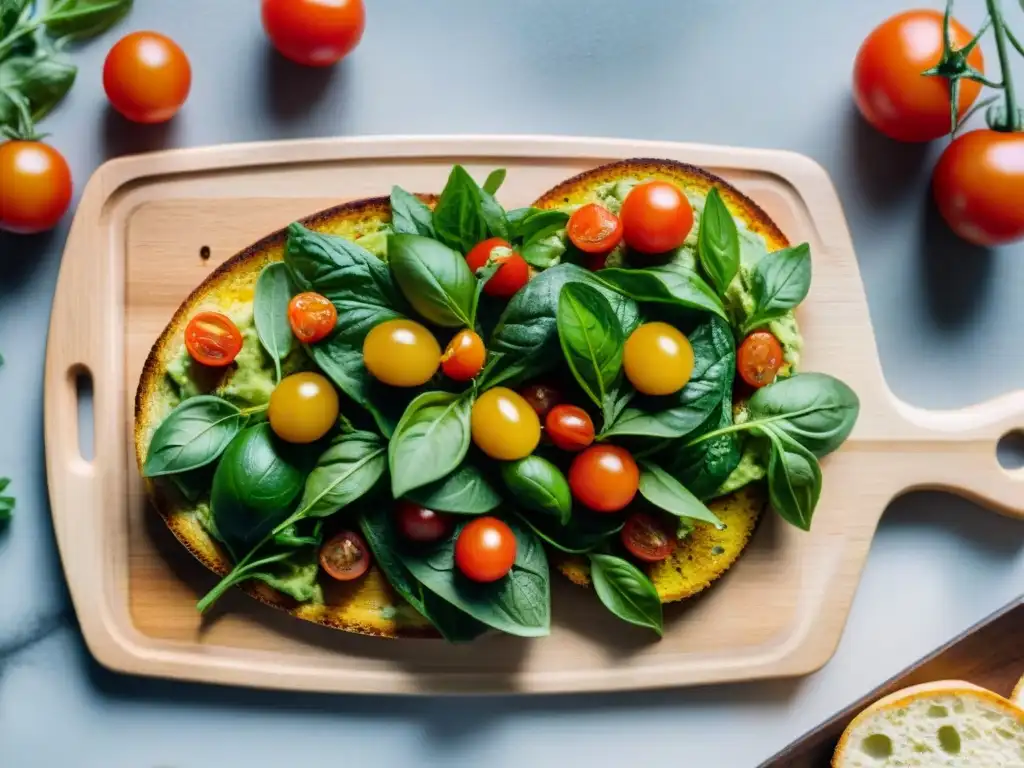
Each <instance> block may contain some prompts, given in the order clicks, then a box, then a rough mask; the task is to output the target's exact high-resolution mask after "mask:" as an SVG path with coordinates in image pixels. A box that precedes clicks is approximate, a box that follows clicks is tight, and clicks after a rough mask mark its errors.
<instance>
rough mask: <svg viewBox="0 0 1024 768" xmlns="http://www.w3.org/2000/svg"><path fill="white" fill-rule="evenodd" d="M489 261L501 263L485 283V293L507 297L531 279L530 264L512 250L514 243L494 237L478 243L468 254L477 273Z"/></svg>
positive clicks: (471, 265)
mask: <svg viewBox="0 0 1024 768" xmlns="http://www.w3.org/2000/svg"><path fill="white" fill-rule="evenodd" d="M488 262H497V263H499V264H501V266H500V267H498V271H497V272H495V273H494V274H493V275H492V276H491V279H490V280H488V281H487V282H486V283H485V284H484V293H486V294H487V295H488V296H494V297H496V298H499V299H507V298H508V297H510V296H512V295H513V294H515V292H516V291H518V290H519V289H520V288H522V287H523V286H524V285H526V284H527V282H529V280H530V265H529V264H527V263H526V259H524V258H523V257H522V256H520V255H519V254H518V253H516V252H515V251H513V250H512V244H511V243H509V241H508V240H502V239H501V238H500V237H492V238H490V239H489V240H484V241H483V242H482V243H477V244H476V245H475V246H473V250H471V251H470V252H469V253H468V254H466V263H467V264H469V268H470V269H471V270H473V273H474V274H475V273H476V271H477V270H478V269H480V267H483V266H485V265H486V264H487V263H488Z"/></svg>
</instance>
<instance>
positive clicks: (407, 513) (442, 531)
mask: <svg viewBox="0 0 1024 768" xmlns="http://www.w3.org/2000/svg"><path fill="white" fill-rule="evenodd" d="M395 522H396V523H397V525H398V532H399V533H401V534H402V536H404V537H405V538H407V539H408V540H409V541H415V542H417V543H420V544H429V543H431V542H434V541H440V540H441V539H443V538H445V537H446V536H448V534H450V533H451V532H452V528H453V527H454V524H453V522H452V519H451V517H449V516H448V515H445V514H442V513H440V512H435V511H434V510H432V509H427V508H426V507H424V506H421V505H419V504H416V503H415V502H412V501H405V500H402V501H399V502H397V504H396V505H395Z"/></svg>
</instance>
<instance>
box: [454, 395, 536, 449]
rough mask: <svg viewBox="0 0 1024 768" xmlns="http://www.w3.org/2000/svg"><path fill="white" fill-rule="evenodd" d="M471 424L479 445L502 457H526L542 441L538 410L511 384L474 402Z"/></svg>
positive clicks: (475, 441)
mask: <svg viewBox="0 0 1024 768" xmlns="http://www.w3.org/2000/svg"><path fill="white" fill-rule="evenodd" d="M469 424H470V430H471V432H472V435H473V442H474V443H475V444H476V447H477V448H479V449H480V450H481V451H483V452H484V453H486V454H487V455H488V456H490V457H491V458H492V459H497V460H498V461H515V460H516V459H522V458H525V457H526V456H529V455H530V454H531V453H533V449H534V448H536V447H537V443H539V442H540V419H539V418H537V413H536V411H534V410H533V408H531V407H530V404H529V403H527V402H526V400H524V399H523V398H522V397H521V396H520V395H519V393H517V392H513V391H512V390H511V389H508V388H507V387H494V388H493V389H489V390H487V391H486V392H484V393H483V394H482V395H480V397H478V398H477V399H476V402H475V403H473V410H472V411H471V412H470V415H469Z"/></svg>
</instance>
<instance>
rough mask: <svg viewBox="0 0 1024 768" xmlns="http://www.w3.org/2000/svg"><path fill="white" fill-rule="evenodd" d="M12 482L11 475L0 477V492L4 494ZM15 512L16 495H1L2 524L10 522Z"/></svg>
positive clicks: (0, 516) (0, 517)
mask: <svg viewBox="0 0 1024 768" xmlns="http://www.w3.org/2000/svg"><path fill="white" fill-rule="evenodd" d="M10 484H11V479H10V478H9V477H0V494H3V493H4V491H6V490H7V486H9V485H10ZM13 512H14V497H13V496H6V495H0V525H5V524H7V523H8V522H10V519H11V514H12V513H13Z"/></svg>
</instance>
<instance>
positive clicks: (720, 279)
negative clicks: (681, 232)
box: [697, 187, 740, 296]
mask: <svg viewBox="0 0 1024 768" xmlns="http://www.w3.org/2000/svg"><path fill="white" fill-rule="evenodd" d="M697 254H698V255H699V256H700V265H701V267H703V269H704V274H705V275H707V276H708V279H709V280H710V281H711V284H712V285H713V286H714V287H715V290H717V291H718V295H719V296H724V295H725V289H726V288H728V287H729V283H731V282H732V280H733V278H734V277H736V273H737V272H738V271H739V268H740V236H739V230H738V229H737V227H736V221H735V220H734V219H733V217H732V214H731V213H729V209H728V208H726V207H725V203H724V202H723V200H722V196H721V195H720V194H719V193H718V188H717V187H712V188H711V191H710V192H708V197H707V200H706V201H705V202H704V210H703V212H702V213H701V216H700V230H699V232H698V235H697Z"/></svg>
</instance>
